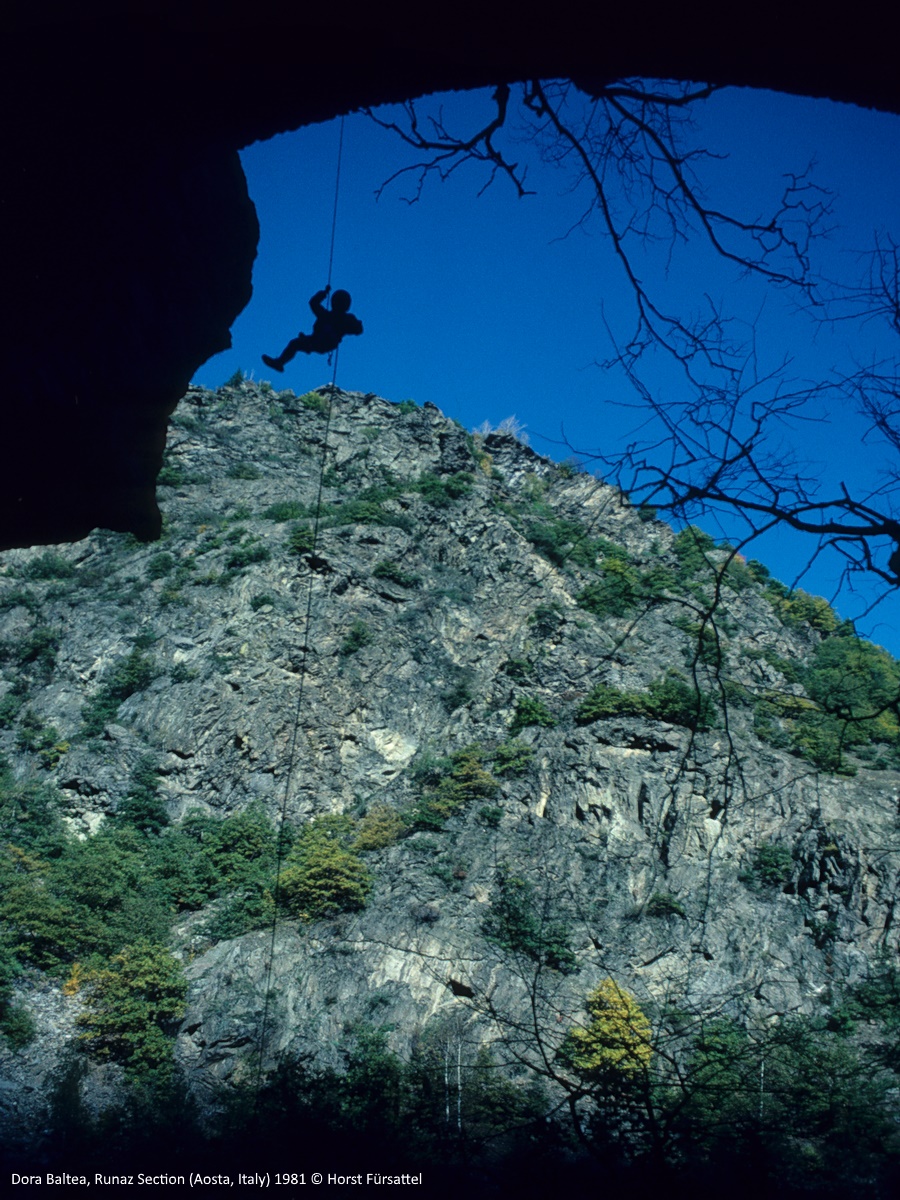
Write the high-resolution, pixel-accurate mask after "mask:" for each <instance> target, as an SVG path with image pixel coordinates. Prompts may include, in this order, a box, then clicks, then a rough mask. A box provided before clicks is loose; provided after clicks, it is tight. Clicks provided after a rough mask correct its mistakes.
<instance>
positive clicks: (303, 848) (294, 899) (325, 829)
mask: <svg viewBox="0 0 900 1200" xmlns="http://www.w3.org/2000/svg"><path fill="white" fill-rule="evenodd" d="M352 836H353V822H352V821H350V820H349V818H346V817H334V816H329V817H319V818H318V819H317V820H315V821H311V822H310V823H309V825H307V826H306V827H305V828H304V829H303V830H302V831H301V832H300V835H299V837H298V838H297V841H296V842H295V844H294V847H293V849H292V851H291V853H290V855H289V856H288V859H287V861H286V863H285V868H284V870H283V871H282V874H281V889H280V895H281V897H282V899H283V900H284V903H285V904H286V905H287V907H288V909H289V910H290V912H291V913H293V914H294V915H295V916H298V917H300V918H301V919H302V920H304V921H316V920H319V919H321V918H323V917H332V916H335V915H337V914H338V913H341V912H354V911H357V910H358V909H361V908H364V907H365V904H366V897H367V896H368V893H369V891H370V890H371V886H372V884H371V880H370V878H369V873H368V871H367V870H366V868H365V866H364V864H363V863H362V862H361V861H360V859H359V858H358V857H357V855H356V854H355V853H354V852H353V851H352V850H351V849H350V843H351V840H352Z"/></svg>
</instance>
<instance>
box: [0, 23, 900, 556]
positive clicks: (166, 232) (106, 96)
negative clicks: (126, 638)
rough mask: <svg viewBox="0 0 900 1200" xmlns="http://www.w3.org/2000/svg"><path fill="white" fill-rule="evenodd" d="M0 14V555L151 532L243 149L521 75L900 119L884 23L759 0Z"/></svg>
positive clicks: (251, 223)
mask: <svg viewBox="0 0 900 1200" xmlns="http://www.w3.org/2000/svg"><path fill="white" fill-rule="evenodd" d="M122 9H123V6H122V5H121V3H115V4H114V3H111V2H97V0H93V2H91V0H87V2H83V3H81V4H79V5H78V6H77V15H73V11H74V10H76V6H71V5H69V4H66V5H62V4H61V3H56V2H50V3H44V4H40V3H35V0H30V2H29V3H28V4H27V5H26V4H24V3H19V4H18V5H14V6H13V11H12V14H11V15H8V16H7V17H6V18H5V33H6V35H7V37H6V44H7V55H6V56H5V58H6V61H5V63H4V71H3V77H2V81H0V88H2V93H3V112H4V116H5V137H4V146H5V149H6V155H5V162H4V179H3V184H2V206H0V218H2V229H3V267H4V271H5V277H6V281H7V288H6V316H5V319H4V321H3V323H2V329H3V338H4V341H5V345H4V349H5V351H6V353H5V359H4V365H5V368H6V372H5V373H6V379H5V386H4V389H3V402H4V404H5V406H6V412H5V437H4V438H3V443H2V445H3V451H2V453H3V461H2V467H0V546H2V547H9V546H17V545H29V544H34V543H41V542H55V541H62V540H70V539H76V538H78V537H81V536H83V535H84V534H85V533H87V532H88V531H89V530H90V529H91V528H93V527H95V526H105V527H107V528H112V529H118V530H130V531H132V532H134V533H135V534H137V535H138V536H139V537H141V538H153V537H156V536H157V535H158V533H159V528H160V522H159V513H158V510H157V507H156V501H155V479H156V474H157V472H158V469H159V466H160V462H161V456H162V450H163V446H164V439H165V427H166V419H167V417H168V415H169V413H170V412H171V411H172V409H173V408H174V406H175V404H176V403H177V402H178V399H179V398H180V397H181V395H182V394H183V393H184V390H185V388H186V387H187V384H188V382H189V380H190V378H191V376H192V375H193V373H194V372H195V371H196V369H197V367H198V366H199V365H200V364H201V363H202V362H204V361H205V360H206V359H207V358H209V357H210V356H211V355H212V354H215V353H217V352H218V351H220V350H222V349H224V348H226V347H227V346H228V345H229V341H230V334H229V328H230V326H231V323H232V322H233V321H234V319H235V317H236V316H237V315H238V313H239V312H240V311H241V309H242V308H243V307H244V306H245V305H246V304H247V302H248V301H249V299H250V295H251V283H250V273H251V268H252V263H253V259H254V256H255V252H256V241H257V233H258V229H257V224H256V216H255V212H254V208H253V205H252V203H251V202H250V199H249V197H248V196H247V191H246V186H245V182H244V178H243V173H242V171H241V167H240V163H239V160H238V157H237V151H238V150H239V149H240V148H241V147H242V146H245V145H247V144H249V143H250V142H252V141H254V140H258V139H260V138H265V137H270V136H272V135H274V134H275V133H278V132H281V131H284V130H287V129H294V128H297V127H299V126H301V125H304V124H310V123H314V122H317V121H323V120H327V119H330V118H332V117H334V116H336V115H337V114H339V113H342V112H349V111H352V110H353V109H354V108H357V107H358V106H360V105H363V104H365V105H375V104H380V103H385V102H389V101H398V100H402V99H405V98H408V97H412V96H416V95H419V94H422V93H425V92H431V91H440V90H448V89H458V88H469V87H475V86H479V85H486V84H491V83H495V82H497V81H500V80H504V79H505V80H514V79H523V78H530V77H544V78H548V77H553V76H563V75H564V76H569V77H572V78H574V79H575V80H576V81H577V82H578V83H579V84H580V85H581V86H582V87H584V88H586V89H587V90H590V89H591V88H592V86H595V85H596V83H597V82H602V81H604V80H609V79H614V78H619V77H621V76H625V75H641V76H645V77H668V78H681V79H694V80H711V81H713V82H719V83H728V84H735V85H742V86H752V87H762V88H774V89H777V90H781V91H786V92H793V93H797V94H805V95H810V96H827V97H830V98H832V99H835V100H843V101H848V102H852V103H856V104H861V105H868V106H873V107H878V108H881V109H884V110H887V111H892V112H898V111H900V76H898V74H897V71H896V45H897V39H896V36H895V35H896V32H897V30H896V26H897V24H898V18H897V16H896V15H893V14H892V15H885V10H884V9H883V8H879V7H878V6H876V5H875V4H871V3H865V4H862V5H858V6H857V7H856V8H855V9H854V11H853V14H852V23H851V21H849V20H845V21H844V22H842V23H836V22H832V23H831V24H828V23H827V22H826V21H825V20H824V19H822V17H823V14H822V11H821V10H820V9H819V10H815V9H813V8H812V7H811V6H810V7H809V8H807V7H806V6H804V9H803V11H799V10H798V9H797V8H796V6H795V8H794V9H786V8H785V7H781V8H779V9H778V10H776V9H775V8H774V7H773V8H768V7H766V6H764V5H756V6H754V7H753V8H752V9H746V10H743V11H739V10H738V9H737V8H736V7H734V6H732V7H727V6H721V5H718V6H715V8H713V7H712V6H710V7H709V8H707V7H706V6H703V7H699V6H692V7H691V9H690V11H687V12H685V11H684V9H685V6H675V5H671V4H667V5H663V4H660V3H658V2H657V0H651V2H650V3H645V4H643V5H640V6H632V7H631V8H626V7H625V6H622V5H613V4H610V3H595V4H593V5H590V6H588V5H586V4H583V3H566V2H565V0H563V3H558V4H555V5H553V6H552V9H544V10H531V11H532V12H536V11H540V12H541V17H540V19H539V20H538V19H537V18H536V17H534V16H529V15H526V14H525V13H524V11H523V10H516V9H514V8H513V7H512V6H510V5H509V4H508V3H492V2H491V0H486V2H484V3H480V4H478V5H474V4H471V5H470V4H464V5H454V6H450V7H447V8H442V9H441V10H440V11H439V12H438V11H437V10H428V11H426V10H423V8H422V7H421V5H413V4H412V3H409V2H405V0H404V2H401V3H393V4H391V3H381V4H378V5H369V6H362V5H358V4H356V3H345V4H341V5H316V6H297V7H296V8H295V9H293V10H291V12H290V14H289V15H285V10H284V7H283V5H281V4H279V5H277V6H275V5H271V4H267V3H265V2H260V0H256V2H251V0H234V2H233V3H230V4H229V3H212V2H210V3H201V2H199V0H170V2H166V3H160V2H159V0H145V2H143V3H142V2H141V0H137V2H136V3H132V4H129V5H128V6H127V14H123V12H122Z"/></svg>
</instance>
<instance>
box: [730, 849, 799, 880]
mask: <svg viewBox="0 0 900 1200" xmlns="http://www.w3.org/2000/svg"><path fill="white" fill-rule="evenodd" d="M793 867H794V856H793V854H792V853H791V851H790V850H789V849H788V848H787V847H786V846H775V845H773V844H772V843H771V842H762V843H761V844H760V845H759V846H757V847H756V849H755V850H754V851H753V855H752V857H751V860H750V865H749V866H748V867H746V868H745V869H744V870H743V871H741V873H740V875H739V876H738V878H739V879H740V880H741V882H742V883H745V884H746V885H747V886H748V887H749V888H751V889H752V890H754V891H759V890H761V889H764V888H780V887H782V886H783V885H784V884H785V883H787V882H788V880H789V879H790V877H791V872H792V870H793Z"/></svg>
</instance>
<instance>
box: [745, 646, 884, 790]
mask: <svg viewBox="0 0 900 1200" xmlns="http://www.w3.org/2000/svg"><path fill="white" fill-rule="evenodd" d="M767 661H770V662H772V665H774V666H776V667H777V668H778V669H779V670H780V671H782V673H783V674H784V675H785V678H786V679H787V680H788V681H789V682H798V681H799V682H801V683H802V684H803V686H804V688H805V689H806V692H807V694H808V696H809V700H806V699H804V698H802V697H798V696H793V695H781V696H774V695H773V696H765V697H762V698H760V699H759V700H757V702H756V704H755V706H754V713H755V717H756V729H757V733H758V734H759V736H761V737H763V738H765V739H766V740H767V741H769V742H772V743H773V744H783V745H788V746H790V747H791V748H792V749H793V750H794V752H795V753H797V754H800V755H802V756H803V757H804V758H806V759H807V760H808V761H809V762H811V763H813V765H814V766H817V767H819V768H821V769H822V770H825V771H834V772H839V773H842V774H853V773H854V768H853V767H852V765H850V764H848V763H847V762H846V760H845V755H846V753H847V752H848V751H851V752H852V751H856V752H857V753H860V752H863V751H864V750H865V749H866V748H867V747H869V746H870V745H873V744H874V745H881V746H883V747H885V748H886V751H885V754H882V756H881V757H882V759H883V760H884V761H885V762H887V761H889V759H890V758H896V757H897V754H898V751H900V723H898V719H897V714H896V711H895V706H896V702H897V697H898V695H900V664H898V663H897V661H896V660H895V659H893V658H892V657H891V655H889V654H888V653H887V651H885V650H882V649H881V648H880V647H878V646H873V645H872V644H871V643H869V642H864V641H862V640H860V639H859V638H857V637H855V636H853V635H852V634H849V633H838V634H835V635H832V636H831V637H827V638H825V639H824V640H823V641H822V642H820V643H819V644H818V645H817V646H816V648H815V650H814V652H813V655H812V658H811V660H809V661H808V662H807V664H806V665H805V666H799V667H798V666H795V665H794V664H791V663H782V661H781V660H778V659H773V658H772V657H771V656H767ZM778 722H782V723H783V724H784V726H786V730H785V729H784V728H782V725H781V724H779V723H778Z"/></svg>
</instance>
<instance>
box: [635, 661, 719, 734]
mask: <svg viewBox="0 0 900 1200" xmlns="http://www.w3.org/2000/svg"><path fill="white" fill-rule="evenodd" d="M647 692H648V697H647V713H648V715H649V716H651V717H654V718H655V719H656V720H658V721H668V722H669V723H670V724H672V725H684V726H685V728H687V729H696V730H706V729H711V728H712V726H713V724H714V722H715V703H714V701H713V698H712V697H711V696H710V695H708V694H707V693H706V692H703V691H701V690H700V689H699V688H698V687H695V686H694V685H693V684H692V683H690V682H689V681H688V680H687V679H685V678H684V677H683V676H682V675H679V674H678V672H677V671H669V672H668V673H667V674H666V676H665V678H664V679H655V680H654V681H653V682H652V683H651V684H650V686H649V688H648V689H647Z"/></svg>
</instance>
